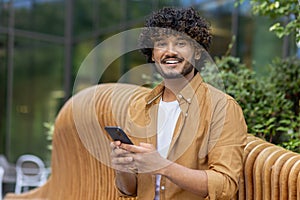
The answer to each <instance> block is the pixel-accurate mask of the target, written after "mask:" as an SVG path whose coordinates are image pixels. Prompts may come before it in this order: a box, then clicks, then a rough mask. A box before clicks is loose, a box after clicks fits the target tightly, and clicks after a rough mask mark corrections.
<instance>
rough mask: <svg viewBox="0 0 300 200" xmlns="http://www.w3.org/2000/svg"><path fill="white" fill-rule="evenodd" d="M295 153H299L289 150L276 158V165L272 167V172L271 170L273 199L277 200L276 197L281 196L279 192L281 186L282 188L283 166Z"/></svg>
mask: <svg viewBox="0 0 300 200" xmlns="http://www.w3.org/2000/svg"><path fill="white" fill-rule="evenodd" d="M295 155H297V154H295V153H293V152H289V151H287V152H286V153H284V154H282V155H281V156H279V157H278V159H277V160H276V162H275V163H274V165H273V167H272V172H271V199H275V200H276V199H279V198H280V194H279V188H280V185H279V184H280V181H279V176H280V171H281V168H282V166H283V165H284V163H285V162H286V161H287V160H288V159H289V158H291V157H293V156H295Z"/></svg>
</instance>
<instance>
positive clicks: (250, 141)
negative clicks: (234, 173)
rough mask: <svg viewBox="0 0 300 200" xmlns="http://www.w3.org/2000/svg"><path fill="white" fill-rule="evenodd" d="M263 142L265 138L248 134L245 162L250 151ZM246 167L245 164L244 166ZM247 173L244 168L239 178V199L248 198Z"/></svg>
mask: <svg viewBox="0 0 300 200" xmlns="http://www.w3.org/2000/svg"><path fill="white" fill-rule="evenodd" d="M261 143H263V140H261V139H259V138H258V137H255V136H253V135H251V134H248V137H247V144H246V146H245V149H244V158H243V163H244V164H245V160H246V159H247V157H248V154H249V152H250V151H251V150H252V149H253V148H254V147H255V146H256V145H257V144H261ZM244 167H245V166H244ZM245 190H246V189H245V174H244V170H242V172H241V175H240V180H239V191H238V199H245V198H246V192H245Z"/></svg>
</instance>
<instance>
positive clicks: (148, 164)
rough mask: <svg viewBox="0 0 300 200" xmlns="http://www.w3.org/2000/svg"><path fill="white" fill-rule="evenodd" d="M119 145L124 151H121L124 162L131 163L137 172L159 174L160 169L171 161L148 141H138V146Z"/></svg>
mask: <svg viewBox="0 0 300 200" xmlns="http://www.w3.org/2000/svg"><path fill="white" fill-rule="evenodd" d="M119 147H120V149H122V150H123V151H124V152H123V151H122V153H123V155H124V157H122V159H124V163H125V162H126V161H127V162H131V163H133V167H135V168H136V169H137V170H138V172H139V173H151V174H159V173H160V171H161V170H162V169H164V168H165V167H167V166H168V165H170V164H171V163H172V162H171V161H169V160H167V159H165V158H163V157H161V155H160V154H159V153H158V152H157V150H156V149H155V147H154V146H153V145H152V144H149V143H140V145H139V146H137V145H129V144H123V143H122V144H120V146H119ZM125 152H126V153H125ZM129 152H131V153H129ZM129 160H130V161H129Z"/></svg>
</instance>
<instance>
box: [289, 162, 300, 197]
mask: <svg viewBox="0 0 300 200" xmlns="http://www.w3.org/2000/svg"><path fill="white" fill-rule="evenodd" d="M299 174H300V160H297V161H296V162H295V163H294V165H293V166H292V168H291V170H290V173H289V178H288V198H289V199H297V178H298V175H299ZM298 187H299V186H298Z"/></svg>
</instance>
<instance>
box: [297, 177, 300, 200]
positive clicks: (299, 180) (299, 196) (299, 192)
mask: <svg viewBox="0 0 300 200" xmlns="http://www.w3.org/2000/svg"><path fill="white" fill-rule="evenodd" d="M297 200H300V173H299V174H298V178H297Z"/></svg>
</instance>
